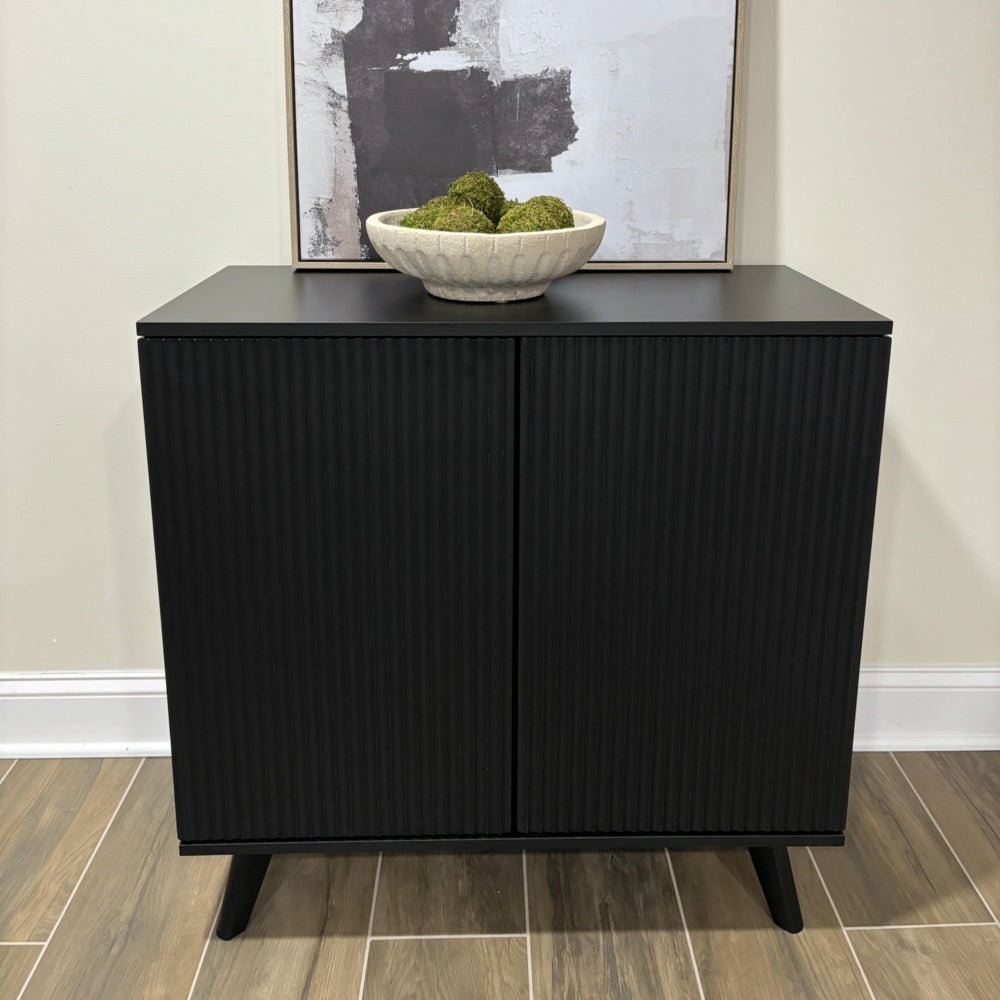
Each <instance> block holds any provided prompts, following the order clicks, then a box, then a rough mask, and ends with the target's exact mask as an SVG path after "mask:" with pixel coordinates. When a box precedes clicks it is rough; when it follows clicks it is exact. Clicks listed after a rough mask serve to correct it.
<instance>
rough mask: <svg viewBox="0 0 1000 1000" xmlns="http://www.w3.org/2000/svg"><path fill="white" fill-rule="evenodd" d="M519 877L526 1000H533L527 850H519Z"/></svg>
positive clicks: (533, 984) (533, 982)
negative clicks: (522, 915)
mask: <svg viewBox="0 0 1000 1000" xmlns="http://www.w3.org/2000/svg"><path fill="white" fill-rule="evenodd" d="M521 878H522V879H523V880H524V946H525V950H526V951H527V953H528V1000H535V979H534V975H533V973H532V971H531V911H530V909H529V908H528V852H527V851H521Z"/></svg>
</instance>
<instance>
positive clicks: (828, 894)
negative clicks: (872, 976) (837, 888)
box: [806, 847, 875, 1000]
mask: <svg viewBox="0 0 1000 1000" xmlns="http://www.w3.org/2000/svg"><path fill="white" fill-rule="evenodd" d="M806 851H807V852H808V854H809V860H810V861H811V862H812V866H813V868H815V869H816V874H817V875H818V876H819V883H820V885H821V886H823V891H824V892H825V893H826V898H827V899H828V900H829V901H830V907H831V908H832V909H833V915H834V916H835V917H836V918H837V923H838V924H840V931H841V933H842V934H843V935H844V940H845V941H846V942H847V947H848V948H850V949H851V954H852V955H853V956H854V964H855V965H856V966H857V967H858V972H860V973H861V979H862V981H863V982H864V984H865V988H866V989H867V990H868V995H869V996H870V997H871V998H872V1000H875V991H874V990H873V989H872V984H871V983H870V982H868V973H867V972H865V967H864V966H863V965H862V964H861V958H860V957H859V955H858V953H857V951H856V950H855V948H854V942H853V941H852V940H851V935H850V934H848V933H847V928H846V927H845V926H844V921H843V920H841V919H840V910H838V909H837V904H836V903H835V902H834V901H833V894H832V893H831V892H830V887H829V886H828V885H827V884H826V879H825V878H823V873H822V872H821V871H820V870H819V863H818V862H817V861H816V856H815V855H814V854H813V852H812V848H811V847H807V848H806Z"/></svg>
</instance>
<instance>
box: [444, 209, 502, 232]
mask: <svg viewBox="0 0 1000 1000" xmlns="http://www.w3.org/2000/svg"><path fill="white" fill-rule="evenodd" d="M430 228H431V229H436V230H439V231H441V232H446V233H495V232H496V227H495V226H494V225H493V223H492V222H490V220H489V219H488V218H487V217H486V216H485V215H484V214H483V213H482V212H480V211H479V209H478V208H473V207H472V206H471V205H454V206H451V207H450V208H446V209H445V210H444V211H443V212H440V213H439V214H438V216H437V218H436V219H435V220H434V225H433V226H431V227H430Z"/></svg>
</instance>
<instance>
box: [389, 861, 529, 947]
mask: <svg viewBox="0 0 1000 1000" xmlns="http://www.w3.org/2000/svg"><path fill="white" fill-rule="evenodd" d="M372 932H373V933H374V934H376V935H379V934H389V935H392V934H404V935H409V934H523V933H524V878H523V874H522V868H521V855H520V854H519V853H507V854H485V853H479V852H478V851H477V852H470V853H468V854H387V855H385V856H384V857H383V858H382V872H381V875H380V876H379V886H378V900H377V903H376V907H375V922H374V925H373V928H372Z"/></svg>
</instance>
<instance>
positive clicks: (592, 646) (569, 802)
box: [517, 336, 889, 833]
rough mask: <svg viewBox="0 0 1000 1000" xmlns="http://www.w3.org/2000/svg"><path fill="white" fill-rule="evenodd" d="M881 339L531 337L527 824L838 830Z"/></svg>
mask: <svg viewBox="0 0 1000 1000" xmlns="http://www.w3.org/2000/svg"><path fill="white" fill-rule="evenodd" d="M888 358H889V340H888V339H887V338H884V337H838V336H810V337H751V336H745V337H691V338H685V337H664V338H632V337H615V338H602V337H594V338H573V337H569V338H558V339H555V338H553V339H549V338H537V339H531V340H525V341H524V344H523V355H522V362H521V386H522V398H521V422H520V443H521V467H520V484H519V490H520V501H521V507H520V510H521V516H520V524H519V567H520V569H519V574H520V577H519V578H520V586H519V601H518V607H519V675H518V709H517V718H518V723H517V725H518V737H517V767H518V793H517V826H518V828H519V829H520V830H522V831H525V832H534V833H556V832H558V833H611V832H615V833H617V832H622V833H635V832H661V833H682V832H683V833H697V832H714V833H726V832H734V833H750V832H772V833H775V832H836V831H840V830H842V829H843V826H844V820H845V814H846V806H847V790H848V780H849V767H850V752H851V741H852V733H853V724H854V710H855V697H856V683H857V674H858V668H859V658H860V648H861V633H862V625H863V618H864V607H865V594H866V586H867V572H868V561H869V556H870V550H871V532H872V520H873V514H874V504H875V487H876V480H877V474H878V460H879V447H880V441H881V431H882V417H883V409H884V401H885V386H886V376H887V369H888Z"/></svg>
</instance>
